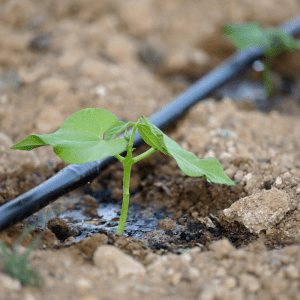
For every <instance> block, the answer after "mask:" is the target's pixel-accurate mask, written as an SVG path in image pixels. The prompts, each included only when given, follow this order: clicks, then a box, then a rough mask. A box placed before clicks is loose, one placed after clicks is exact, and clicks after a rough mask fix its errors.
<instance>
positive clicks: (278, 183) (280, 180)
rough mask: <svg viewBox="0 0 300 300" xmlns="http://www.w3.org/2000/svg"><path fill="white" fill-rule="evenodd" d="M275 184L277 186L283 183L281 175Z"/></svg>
mask: <svg viewBox="0 0 300 300" xmlns="http://www.w3.org/2000/svg"><path fill="white" fill-rule="evenodd" d="M275 184H276V185H277V186H279V185H282V179H281V177H277V178H276V180H275Z"/></svg>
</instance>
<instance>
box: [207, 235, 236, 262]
mask: <svg viewBox="0 0 300 300" xmlns="http://www.w3.org/2000/svg"><path fill="white" fill-rule="evenodd" d="M209 249H210V250H211V251H212V252H213V253H214V255H215V258H216V259H222V258H226V257H228V255H229V254H230V252H232V251H233V250H234V247H233V246H232V245H231V243H230V242H229V241H228V240H227V239H222V240H220V241H217V242H214V243H212V244H211V245H210V246H209Z"/></svg>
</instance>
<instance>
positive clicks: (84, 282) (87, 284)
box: [75, 278, 92, 289]
mask: <svg viewBox="0 0 300 300" xmlns="http://www.w3.org/2000/svg"><path fill="white" fill-rule="evenodd" d="M75 285H76V286H77V287H78V288H80V289H89V288H91V287H92V282H91V281H90V280H88V279H87V278H78V279H76V280H75Z"/></svg>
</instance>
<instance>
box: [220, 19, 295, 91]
mask: <svg viewBox="0 0 300 300" xmlns="http://www.w3.org/2000/svg"><path fill="white" fill-rule="evenodd" d="M223 34H224V35H225V36H226V37H228V38H229V39H230V41H231V42H232V43H233V44H234V45H235V46H236V47H237V49H240V50H243V49H246V48H250V47H257V46H258V47H262V48H263V49H264V56H265V57H264V60H263V63H264V70H263V79H264V82H265V91H266V94H267V96H270V95H271V94H272V91H273V83H272V80H271V76H270V68H271V64H272V61H273V58H274V57H275V56H277V55H279V54H280V53H282V52H284V51H289V52H292V51H296V50H298V49H300V41H297V40H295V39H294V38H293V37H292V36H290V35H289V34H288V33H286V32H284V31H283V30H280V29H277V28H269V29H264V28H263V27H262V26H261V25H260V24H259V22H258V21H252V22H248V23H243V24H235V23H232V24H229V25H227V26H225V27H224V28H223Z"/></svg>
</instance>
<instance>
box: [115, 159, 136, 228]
mask: <svg viewBox="0 0 300 300" xmlns="http://www.w3.org/2000/svg"><path fill="white" fill-rule="evenodd" d="M131 166H132V164H130V163H129V164H124V181H123V204H122V212H121V217H120V221H119V226H118V230H117V233H118V234H123V231H124V228H125V223H126V218H127V212H128V205H129V180H130V171H131Z"/></svg>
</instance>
